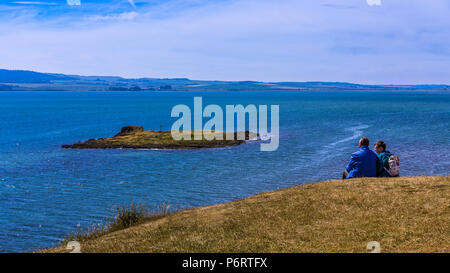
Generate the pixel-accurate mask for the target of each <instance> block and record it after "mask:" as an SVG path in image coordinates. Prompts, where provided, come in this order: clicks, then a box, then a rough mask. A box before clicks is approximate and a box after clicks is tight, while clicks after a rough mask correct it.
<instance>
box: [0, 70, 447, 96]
mask: <svg viewBox="0 0 450 273" xmlns="http://www.w3.org/2000/svg"><path fill="white" fill-rule="evenodd" d="M122 90H127V91H156V90H164V91H171V90H175V91H178V90H184V91H226V90H228V91H258V90H260V91H262V90H291V91H316V90H329V91H333V90H450V86H448V85H363V84H354V83H346V82H257V81H199V80H190V79H187V78H175V79H157V78H137V79H127V78H122V77H115V76H79V75H64V74H53V73H40V72H35V71H25V70H6V69H0V91H122Z"/></svg>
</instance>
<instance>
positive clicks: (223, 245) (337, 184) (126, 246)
mask: <svg viewBox="0 0 450 273" xmlns="http://www.w3.org/2000/svg"><path fill="white" fill-rule="evenodd" d="M369 241H378V242H380V244H381V248H382V252H450V177H400V178H388V179H387V178H372V179H369V178H363V179H354V180H348V181H341V180H339V181H327V182H320V183H314V184H307V185H301V186H297V187H292V188H287V189H283V190H278V191H272V192H266V193H261V194H258V195H254V196H251V197H249V198H246V199H243V200H238V201H234V202H230V203H226V204H219V205H214V206H207V207H199V208H195V209H190V210H185V211H180V212H178V213H175V214H172V215H168V216H165V217H163V218H160V219H157V220H154V221H150V222H146V223H144V224H141V225H138V226H134V227H131V228H128V229H125V230H120V231H117V232H113V233H110V234H107V235H105V236H101V237H99V238H95V239H92V240H86V241H82V242H80V243H81V246H82V251H83V252H367V250H366V245H367V243H368V242H369ZM47 251H49V252H64V251H66V250H65V249H64V248H63V247H59V248H55V249H51V250H47Z"/></svg>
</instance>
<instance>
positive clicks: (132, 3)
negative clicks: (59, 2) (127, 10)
mask: <svg viewBox="0 0 450 273" xmlns="http://www.w3.org/2000/svg"><path fill="white" fill-rule="evenodd" d="M128 2H129V3H130V5H132V6H133V7H136V4H135V3H134V0H128Z"/></svg>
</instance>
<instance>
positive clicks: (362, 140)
mask: <svg viewBox="0 0 450 273" xmlns="http://www.w3.org/2000/svg"><path fill="white" fill-rule="evenodd" d="M359 144H360V145H361V146H366V145H367V146H369V144H370V142H369V139H368V138H367V137H362V138H361V139H360V140H359Z"/></svg>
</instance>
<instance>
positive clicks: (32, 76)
mask: <svg viewBox="0 0 450 273" xmlns="http://www.w3.org/2000/svg"><path fill="white" fill-rule="evenodd" d="M58 80H59V81H61V80H63V81H70V80H75V78H73V77H69V76H66V75H62V74H47V73H39V72H33V71H25V70H6V69H0V82H1V83H50V82H52V81H58Z"/></svg>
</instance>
